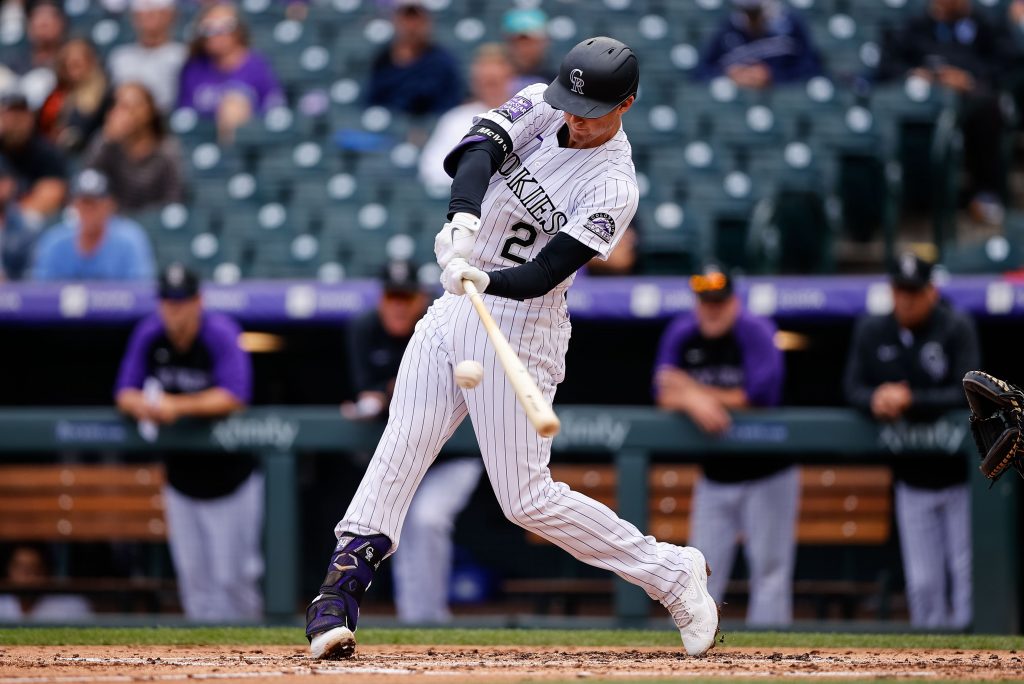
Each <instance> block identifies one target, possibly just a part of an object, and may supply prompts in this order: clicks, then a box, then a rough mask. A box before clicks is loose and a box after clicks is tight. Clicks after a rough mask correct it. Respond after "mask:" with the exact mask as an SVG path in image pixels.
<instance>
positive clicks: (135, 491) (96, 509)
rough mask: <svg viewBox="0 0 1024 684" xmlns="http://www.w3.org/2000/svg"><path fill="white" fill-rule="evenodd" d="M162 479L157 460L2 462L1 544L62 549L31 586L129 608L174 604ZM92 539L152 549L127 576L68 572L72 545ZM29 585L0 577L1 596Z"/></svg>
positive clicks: (152, 609) (0, 469)
mask: <svg viewBox="0 0 1024 684" xmlns="http://www.w3.org/2000/svg"><path fill="white" fill-rule="evenodd" d="M163 484H164V469H163V466H161V465H158V464H139V465H77V464H75V465H64V464H42V465H37V464H32V465H4V466H0V543H3V544H5V545H10V546H13V545H16V544H18V543H26V542H28V543H32V542H36V543H38V542H43V543H47V544H53V545H56V546H57V548H58V549H59V550H60V551H59V553H58V562H57V568H56V572H55V573H54V577H53V579H51V580H47V581H46V582H45V583H43V584H37V585H33V586H32V587H31V591H33V592H40V593H74V594H85V595H88V596H90V597H93V598H95V599H102V600H103V601H104V604H105V605H111V606H113V607H116V608H117V609H119V610H121V611H124V612H130V611H131V610H133V609H138V608H139V607H141V608H143V609H146V610H150V611H154V610H159V609H161V608H163V607H164V604H166V603H168V601H172V602H176V593H175V590H174V587H175V585H174V583H173V581H170V580H168V579H165V576H166V575H167V574H168V572H167V571H166V569H167V563H166V560H165V556H164V552H163V549H164V546H165V544H166V542H167V526H166V523H165V520H164V503H163V496H162V494H161V487H162V486H163ZM94 543H100V544H103V543H111V544H138V545H141V546H144V547H147V548H145V551H146V555H147V558H146V560H145V562H144V563H142V564H141V565H143V566H145V567H133V568H131V569H130V572H129V575H130V576H128V577H90V578H79V577H71V576H69V575H68V573H67V567H66V566H67V549H68V545H70V544H94ZM62 559H63V562H62ZM136 565H138V563H136ZM62 566H63V567H62ZM25 590H26V589H25V587H20V586H15V585H12V584H11V583H9V582H7V581H6V580H0V594H2V593H17V592H19V591H25ZM139 599H141V600H142V602H141V603H139V602H138V601H139Z"/></svg>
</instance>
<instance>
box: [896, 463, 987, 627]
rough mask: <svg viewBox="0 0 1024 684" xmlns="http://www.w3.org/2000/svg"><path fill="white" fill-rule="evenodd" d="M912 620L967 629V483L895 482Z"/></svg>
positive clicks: (969, 501)
mask: <svg viewBox="0 0 1024 684" xmlns="http://www.w3.org/2000/svg"><path fill="white" fill-rule="evenodd" d="M896 522H897V524H898V525H899V527H900V530H899V533H900V550H901V551H902V553H903V574H904V575H905V576H906V580H907V603H908V604H909V606H910V623H911V624H912V625H914V626H915V627H928V628H934V627H952V628H954V629H964V628H966V627H968V626H969V625H970V624H971V616H972V608H971V602H972V598H971V591H972V589H971V492H970V489H969V487H968V486H967V485H955V486H953V487H947V488H945V489H920V488H918V487H910V486H908V485H906V484H904V483H903V482H897V483H896Z"/></svg>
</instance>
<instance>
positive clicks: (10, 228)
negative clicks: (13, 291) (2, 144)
mask: <svg viewBox="0 0 1024 684" xmlns="http://www.w3.org/2000/svg"><path fill="white" fill-rule="evenodd" d="M17 191H18V182H17V181H16V180H15V178H14V172H13V171H12V170H11V167H10V165H9V164H8V163H7V160H5V159H4V158H3V157H0V283H2V282H3V281H5V280H20V279H21V278H22V276H23V275H24V274H25V271H26V270H27V269H28V266H29V263H30V261H31V259H32V249H33V248H34V247H35V243H36V239H37V238H38V237H39V231H38V229H36V228H33V227H32V226H30V225H28V224H27V223H26V222H25V219H24V218H23V217H22V215H21V209H19V208H18V203H17V202H16V201H15V197H17Z"/></svg>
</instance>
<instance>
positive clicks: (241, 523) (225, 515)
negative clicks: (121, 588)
mask: <svg viewBox="0 0 1024 684" xmlns="http://www.w3.org/2000/svg"><path fill="white" fill-rule="evenodd" d="M157 294H158V297H159V311H158V312H156V313H154V314H151V315H149V316H147V317H146V318H144V319H142V320H141V321H140V322H139V324H138V325H137V326H136V327H135V330H134V332H133V333H132V336H131V339H130V340H129V342H128V348H127V350H126V351H125V355H124V358H123V359H122V361H121V369H120V372H119V373H118V376H117V383H116V385H115V399H116V402H117V407H118V408H119V409H120V410H121V411H122V412H123V413H125V414H126V415H128V416H130V417H132V418H134V419H135V420H137V421H139V422H140V428H141V425H142V424H145V423H149V424H151V425H156V426H157V427H159V426H162V425H170V424H173V423H175V422H176V421H178V420H179V419H181V418H186V417H190V418H204V419H216V418H223V417H225V416H228V415H230V414H232V413H234V412H236V411H239V410H241V409H243V408H244V407H245V406H246V405H247V404H248V403H249V400H250V396H251V393H252V368H251V365H250V361H249V356H248V354H246V352H245V351H243V350H242V348H241V347H240V346H239V335H240V334H241V330H240V329H239V327H238V324H237V323H235V322H234V321H233V320H232V319H230V318H229V317H227V316H225V315H223V314H220V313H214V312H210V311H204V310H203V300H202V295H201V294H200V292H199V278H198V276H196V274H195V273H193V272H192V271H190V270H188V269H187V268H186V267H185V266H184V265H183V264H180V263H173V264H171V265H169V266H167V268H165V269H164V270H163V272H162V273H161V274H160V278H159V283H158V292H157ZM164 463H165V466H166V468H167V485H166V486H165V487H164V506H165V511H166V516H167V530H168V543H169V545H170V549H171V559H172V560H173V561H174V569H175V572H176V574H177V578H178V592H179V594H180V597H181V603H182V607H183V608H184V611H185V616H186V617H187V618H188V619H190V620H197V621H210V622H233V621H239V620H258V619H259V618H260V617H261V616H262V613H263V600H262V594H261V593H260V586H259V582H260V578H261V577H262V575H263V554H262V551H261V545H260V543H261V535H262V532H263V488H264V487H263V475H262V473H261V472H260V470H259V468H258V464H257V461H256V459H255V458H253V457H252V456H250V455H247V454H237V453H218V454H216V455H213V456H208V457H202V456H199V455H197V454H165V455H164Z"/></svg>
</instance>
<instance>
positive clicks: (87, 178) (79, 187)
mask: <svg viewBox="0 0 1024 684" xmlns="http://www.w3.org/2000/svg"><path fill="white" fill-rule="evenodd" d="M71 194H72V195H73V196H75V197H107V196H108V195H110V181H108V180H107V177H106V176H105V175H104V174H103V173H101V172H100V171H97V170H96V169H83V170H82V171H80V172H79V174H78V175H77V176H75V180H74V182H73V183H72V184H71Z"/></svg>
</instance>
